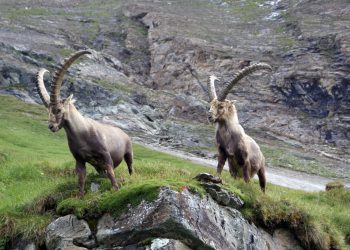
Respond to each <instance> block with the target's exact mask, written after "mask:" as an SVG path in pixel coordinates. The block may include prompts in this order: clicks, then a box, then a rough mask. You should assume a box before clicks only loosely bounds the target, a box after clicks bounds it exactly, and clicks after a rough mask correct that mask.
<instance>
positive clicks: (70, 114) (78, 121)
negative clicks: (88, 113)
mask: <svg viewBox="0 0 350 250" xmlns="http://www.w3.org/2000/svg"><path fill="white" fill-rule="evenodd" d="M66 112H67V114H66V117H65V122H64V129H65V130H66V133H67V136H73V135H75V136H77V135H79V134H80V133H84V132H86V131H88V129H89V126H88V124H87V122H86V119H85V118H84V117H83V116H82V115H81V114H80V113H79V111H78V110H77V109H76V108H75V106H74V105H73V104H71V105H69V110H67V111H66Z"/></svg>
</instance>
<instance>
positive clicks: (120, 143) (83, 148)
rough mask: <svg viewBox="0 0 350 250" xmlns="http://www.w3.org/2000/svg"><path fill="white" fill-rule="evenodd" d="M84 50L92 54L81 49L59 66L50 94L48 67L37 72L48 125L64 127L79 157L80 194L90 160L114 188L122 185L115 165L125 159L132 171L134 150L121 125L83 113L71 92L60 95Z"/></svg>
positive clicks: (77, 169) (72, 150) (53, 128)
mask: <svg viewBox="0 0 350 250" xmlns="http://www.w3.org/2000/svg"><path fill="white" fill-rule="evenodd" d="M84 54H90V52H89V51H79V52H77V53H75V54H73V55H72V56H70V57H69V58H68V59H66V60H65V61H64V63H63V64H62V66H61V67H59V69H58V70H57V71H56V73H55V76H54V78H53V81H52V83H51V94H50V96H49V94H48V92H47V91H46V88H45V85H44V80H43V76H44V73H45V72H47V70H46V69H41V70H40V71H39V72H38V75H37V88H38V93H39V96H40V98H41V100H42V101H43V103H44V105H45V106H46V107H47V108H48V111H49V129H50V130H51V131H52V132H57V131H58V130H60V129H61V128H62V127H63V128H64V129H65V131H66V134H67V139H68V145H69V149H70V151H71V153H72V155H73V156H74V158H75V160H76V165H75V168H76V172H77V174H78V179H79V180H78V181H79V194H80V196H83V195H84V187H85V179H86V166H85V164H86V163H87V162H88V163H90V164H91V165H93V166H94V167H95V169H96V170H97V171H98V172H100V173H105V174H106V175H107V176H108V178H109V179H110V181H111V183H112V186H113V188H114V189H115V190H118V188H119V187H118V184H117V182H116V179H115V175H114V171H113V169H114V168H116V167H117V166H118V165H119V164H120V163H121V161H122V160H123V159H124V160H125V162H126V164H127V166H128V170H129V174H132V172H133V167H132V161H133V153H132V144H131V140H130V138H129V136H128V135H127V134H126V133H125V132H123V131H122V130H121V129H119V128H116V127H112V126H109V125H106V124H102V123H99V122H97V121H94V120H92V119H89V118H85V117H83V116H82V115H81V114H80V113H79V111H78V110H77V109H76V108H75V106H74V101H73V100H72V95H71V96H69V97H68V98H66V99H63V100H61V99H60V89H61V85H62V82H63V77H64V75H65V73H66V71H67V69H68V68H69V66H70V65H71V64H72V63H73V62H74V61H75V60H76V59H78V58H79V57H80V56H82V55H84Z"/></svg>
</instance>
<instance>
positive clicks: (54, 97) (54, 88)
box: [50, 50, 91, 105]
mask: <svg viewBox="0 0 350 250" xmlns="http://www.w3.org/2000/svg"><path fill="white" fill-rule="evenodd" d="M85 54H91V52H90V51H88V50H81V51H78V52H76V53H74V54H72V55H71V56H70V57H68V58H66V59H65V60H64V61H63V63H62V65H61V67H59V69H58V70H57V71H56V72H55V76H54V78H53V80H52V84H51V95H50V102H51V104H53V105H57V104H58V102H59V100H60V90H61V86H62V82H63V77H64V75H65V73H66V72H67V70H68V68H69V66H71V65H72V64H73V62H74V61H75V60H77V59H78V58H79V57H80V56H82V55H85Z"/></svg>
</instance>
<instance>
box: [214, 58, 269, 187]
mask: <svg viewBox="0 0 350 250" xmlns="http://www.w3.org/2000/svg"><path fill="white" fill-rule="evenodd" d="M260 69H267V70H272V68H271V66H270V65H268V64H265V63H257V64H253V65H251V66H248V67H246V68H244V69H242V70H241V71H239V72H238V73H236V74H235V76H234V78H233V80H232V81H231V82H230V83H229V84H228V85H227V86H226V87H225V88H224V89H223V90H222V92H221V93H220V94H219V97H217V95H216V90H215V80H218V78H217V77H216V76H214V75H211V76H210V77H209V82H208V94H209V99H210V109H209V115H208V120H209V121H210V122H211V123H216V143H217V147H218V153H219V157H218V165H217V173H218V174H219V175H221V172H222V170H223V168H224V165H225V162H226V159H228V165H229V171H230V174H231V176H233V177H234V178H237V176H238V174H239V172H240V175H242V170H243V177H244V181H245V182H249V180H250V178H252V177H253V176H254V175H255V174H256V173H257V174H258V177H259V184H260V188H261V190H262V191H263V192H265V188H266V176H265V158H264V156H263V154H262V152H261V150H260V148H259V146H258V144H257V143H256V142H255V141H254V140H253V139H252V138H251V137H250V136H249V135H247V134H246V133H245V132H244V129H243V127H242V126H241V125H240V124H239V121H238V116H237V110H236V107H235V105H234V103H233V102H232V101H229V100H227V99H226V97H227V95H228V94H229V92H230V90H231V89H232V87H233V86H234V85H235V84H236V83H237V82H238V81H239V80H241V79H242V78H243V77H245V76H247V75H249V74H250V73H252V72H254V71H257V70H260Z"/></svg>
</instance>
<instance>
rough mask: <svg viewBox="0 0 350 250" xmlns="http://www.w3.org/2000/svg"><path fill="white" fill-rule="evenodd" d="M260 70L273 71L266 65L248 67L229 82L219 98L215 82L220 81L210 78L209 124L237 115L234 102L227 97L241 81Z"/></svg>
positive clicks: (258, 64)
mask: <svg viewBox="0 0 350 250" xmlns="http://www.w3.org/2000/svg"><path fill="white" fill-rule="evenodd" d="M260 69H267V70H272V68H271V66H270V65H268V64H266V63H256V64H253V65H251V66H249V67H246V68H244V69H242V70H240V71H238V73H236V74H235V76H234V78H233V80H232V81H231V82H229V84H227V86H226V87H224V89H223V90H222V91H221V93H220V94H219V96H217V95H216V90H215V80H219V79H218V78H217V77H216V76H214V75H211V76H209V82H208V94H209V102H210V109H209V114H208V120H209V122H211V123H215V122H224V121H226V120H228V119H229V118H231V117H234V116H235V115H236V113H237V111H236V107H235V105H234V102H233V101H229V100H227V99H226V97H227V95H228V94H229V92H230V90H231V89H232V88H233V86H234V85H235V84H236V83H237V82H238V81H239V80H241V79H242V78H243V77H245V76H247V75H249V74H251V73H253V72H255V71H257V70H260Z"/></svg>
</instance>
